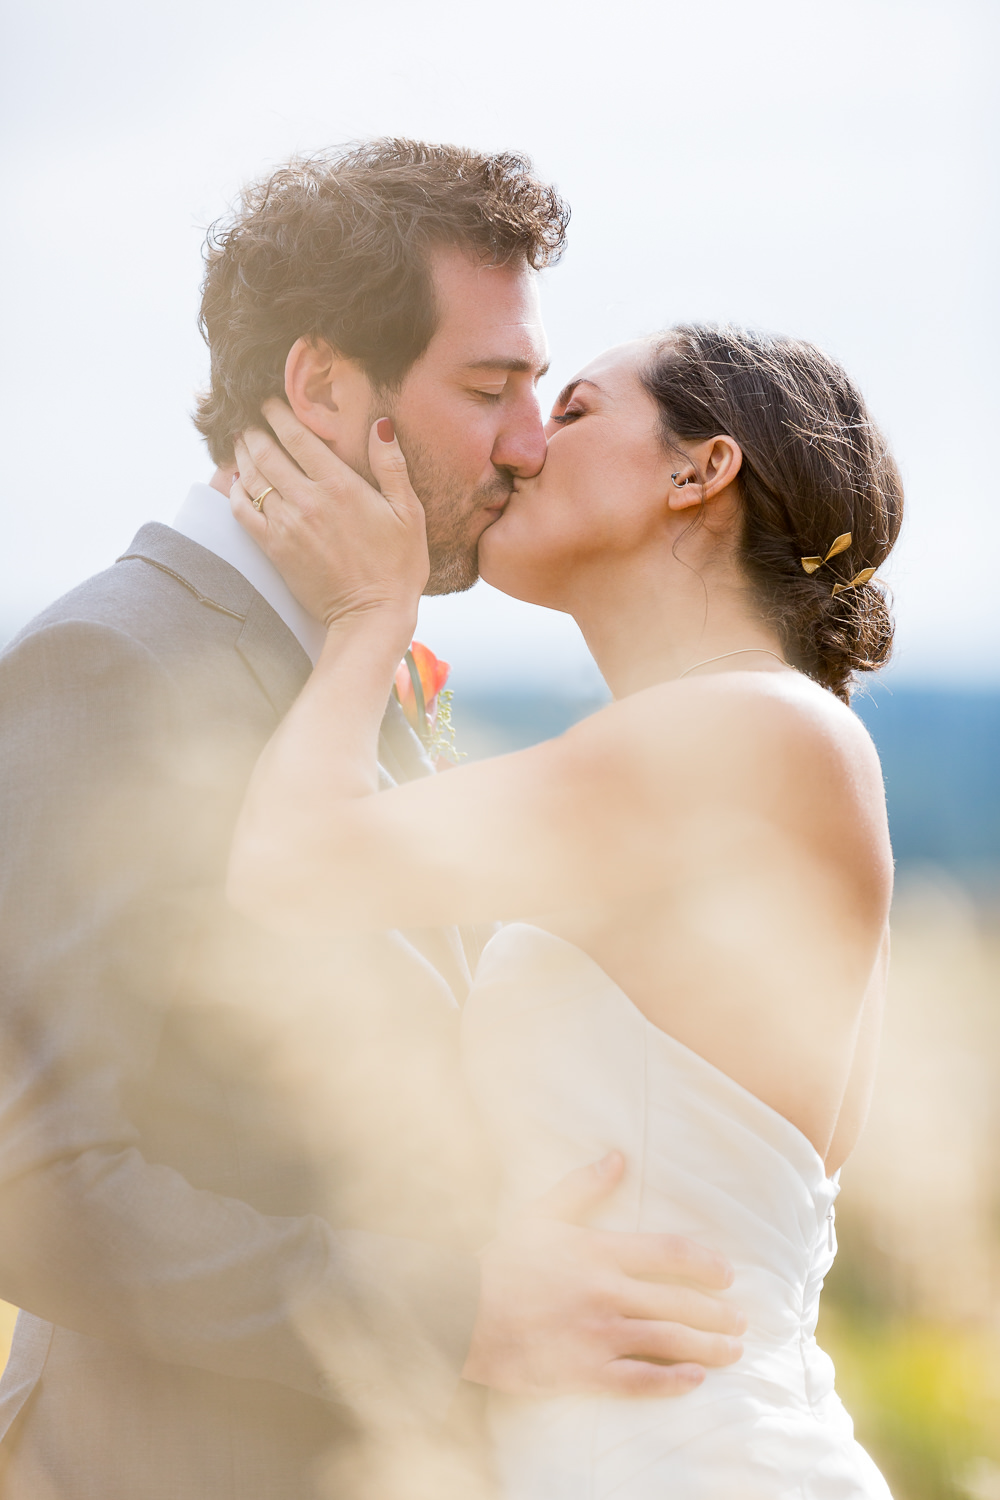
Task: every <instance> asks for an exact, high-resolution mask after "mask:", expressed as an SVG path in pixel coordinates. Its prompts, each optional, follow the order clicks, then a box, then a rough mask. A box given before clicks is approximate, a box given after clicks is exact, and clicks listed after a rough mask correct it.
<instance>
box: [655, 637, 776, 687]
mask: <svg viewBox="0 0 1000 1500" xmlns="http://www.w3.org/2000/svg"><path fill="white" fill-rule="evenodd" d="M755 651H759V652H760V654H761V655H762V656H773V657H774V659H775V661H780V662H781V665H782V666H783V667H790V666H791V662H787V661H786V660H785V658H784V657H783V656H779V655H778V653H777V651H769V650H768V648H767V647H766V646H741V647H740V649H739V650H738V651H723V652H722V654H721V656H706V658H705V660H704V661H696V662H695V663H694V665H693V666H690V667H685V668H684V671H683V672H678V674H677V676H676V677H675V679H674V681H675V682H679V681H680V679H681V678H682V677H686V676H687V674H688V673H689V672H696V671H697V670H698V668H699V667H710V666H711V665H712V663H713V661H725V659H726V657H727V656H750V655H751V654H752V653H753V652H755Z"/></svg>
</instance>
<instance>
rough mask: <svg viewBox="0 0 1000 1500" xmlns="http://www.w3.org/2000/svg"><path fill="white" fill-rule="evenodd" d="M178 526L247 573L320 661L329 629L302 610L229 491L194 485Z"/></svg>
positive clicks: (307, 650)
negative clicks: (248, 528)
mask: <svg viewBox="0 0 1000 1500" xmlns="http://www.w3.org/2000/svg"><path fill="white" fill-rule="evenodd" d="M174 530H175V531H179V532H180V534H181V535H182V536H186V537H188V538H189V539H190V540H191V541H192V542H197V543H198V545H199V547H205V548H207V550H208V551H209V552H214V553H215V555H216V557H221V558H222V561H223V562H227V563H228V564H229V566H230V567H231V568H235V569H236V571H237V573H242V575H243V577H244V578H245V579H246V581H247V583H249V584H250V585H251V587H252V588H255V589H256V590H257V592H258V594H260V595H261V597H262V598H263V599H265V600H266V601H267V603H268V604H269V605H270V606H271V608H272V609H273V610H274V612H275V614H276V615H277V616H278V618H279V619H280V620H283V621H284V623H285V624H286V625H287V626H288V628H289V630H290V631H291V632H292V634H293V635H294V637H295V639H296V640H297V641H298V643H299V645H300V646H301V647H302V649H303V651H304V652H305V653H306V655H307V656H308V658H309V660H310V661H311V662H312V664H313V666H315V665H316V662H317V660H318V659H319V653H320V651H321V650H322V647H323V642H324V640H325V639H326V629H325V627H324V626H323V625H322V624H320V622H319V621H318V620H314V619H313V617H312V615H310V614H307V613H306V611H305V610H304V609H303V608H302V605H301V604H300V603H299V602H298V600H297V599H296V598H295V596H294V595H293V593H292V591H291V589H290V588H289V587H288V584H287V583H286V582H285V580H284V579H283V578H282V576H281V574H280V573H279V572H278V570H277V568H276V567H275V566H274V564H273V562H271V560H270V558H268V557H266V556H265V555H264V553H263V552H262V551H261V550H260V548H259V547H258V546H257V543H256V542H255V541H254V539H253V537H251V536H250V535H249V533H248V532H246V531H244V530H243V527H242V526H241V525H240V523H239V521H237V519H236V517H235V516H234V515H233V513H232V511H231V510H230V509H229V501H228V499H227V498H226V496H225V495H222V494H220V493H219V491H218V490H213V489H212V486H211V485H209V484H193V485H192V486H191V488H190V490H189V491H188V495H187V499H186V500H185V501H184V504H183V505H182V506H181V508H180V510H179V511H178V512H177V515H176V517H175V519H174Z"/></svg>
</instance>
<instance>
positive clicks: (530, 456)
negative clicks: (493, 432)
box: [492, 395, 546, 479]
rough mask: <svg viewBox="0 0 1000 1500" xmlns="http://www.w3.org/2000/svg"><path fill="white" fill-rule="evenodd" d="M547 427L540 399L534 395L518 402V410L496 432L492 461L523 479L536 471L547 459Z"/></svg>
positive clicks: (530, 476)
mask: <svg viewBox="0 0 1000 1500" xmlns="http://www.w3.org/2000/svg"><path fill="white" fill-rule="evenodd" d="M545 449H546V442H545V428H544V427H543V425H542V413H541V410H540V408H539V405H538V402H537V400H536V399H535V398H534V395H532V396H531V397H530V398H529V399H528V400H526V401H524V402H523V403H519V405H518V410H517V412H516V413H514V412H511V413H510V414H509V418H508V421H507V422H505V423H504V425H503V427H502V429H501V430H500V432H499V433H498V434H497V440H496V443H495V444H494V446H493V454H492V458H493V463H494V464H495V465H496V467H497V468H498V469H509V470H510V471H511V473H512V474H517V475H518V476H519V477H520V478H522V479H530V478H532V476H533V475H535V474H537V473H538V471H539V470H540V469H541V467H542V465H543V464H544V462H545Z"/></svg>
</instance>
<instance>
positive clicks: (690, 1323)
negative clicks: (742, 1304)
mask: <svg viewBox="0 0 1000 1500" xmlns="http://www.w3.org/2000/svg"><path fill="white" fill-rule="evenodd" d="M619 1310H620V1311H621V1312H622V1313H623V1314H624V1315H625V1317H627V1318H642V1319H644V1320H646V1321H652V1322H659V1323H684V1324H686V1325H687V1327H688V1328H700V1329H702V1330H703V1332H705V1333H728V1334H734V1335H737V1336H738V1335H739V1334H741V1333H745V1332H746V1327H747V1320H746V1316H745V1314H744V1313H743V1312H741V1310H740V1309H739V1308H738V1307H733V1306H732V1305H731V1304H730V1303H728V1302H720V1301H719V1299H718V1298H717V1297H707V1296H706V1295H705V1293H704V1292H699V1291H697V1290H696V1289H695V1288H694V1287H689V1286H669V1285H667V1286H664V1285H660V1284H658V1283H656V1282H651V1281H635V1280H632V1279H631V1278H625V1279H624V1280H623V1284H622V1289H621V1296H620V1300H619Z"/></svg>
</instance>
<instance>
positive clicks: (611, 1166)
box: [597, 1151, 620, 1177]
mask: <svg viewBox="0 0 1000 1500" xmlns="http://www.w3.org/2000/svg"><path fill="white" fill-rule="evenodd" d="M619 1160H620V1158H619V1155H618V1152H617V1151H609V1152H608V1154H607V1156H605V1157H604V1158H603V1160H601V1161H599V1162H598V1163H597V1170H598V1172H600V1174H601V1176H602V1177H609V1176H610V1175H611V1173H612V1172H613V1171H614V1170H615V1168H616V1167H617V1165H618V1162H619Z"/></svg>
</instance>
